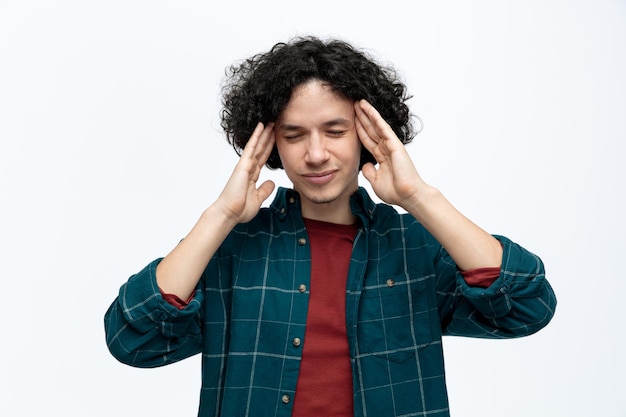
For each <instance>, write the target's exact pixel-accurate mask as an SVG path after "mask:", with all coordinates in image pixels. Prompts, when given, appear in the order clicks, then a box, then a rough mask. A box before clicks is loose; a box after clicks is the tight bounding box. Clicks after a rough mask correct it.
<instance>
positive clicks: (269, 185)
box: [257, 180, 275, 203]
mask: <svg viewBox="0 0 626 417" xmlns="http://www.w3.org/2000/svg"><path fill="white" fill-rule="evenodd" d="M274 187H275V185H274V182H273V181H271V180H267V181H265V182H264V183H263V184H261V185H260V186H259V188H258V189H257V195H258V196H259V202H261V203H263V201H265V200H266V199H267V197H269V196H270V194H272V191H274Z"/></svg>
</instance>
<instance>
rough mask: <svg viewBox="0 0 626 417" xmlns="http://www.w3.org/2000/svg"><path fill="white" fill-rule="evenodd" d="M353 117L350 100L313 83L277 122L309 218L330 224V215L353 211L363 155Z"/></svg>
mask: <svg viewBox="0 0 626 417" xmlns="http://www.w3.org/2000/svg"><path fill="white" fill-rule="evenodd" d="M354 118H355V113H354V107H353V103H352V102H351V101H350V100H348V99H346V98H343V97H341V96H339V95H337V94H336V93H335V92H333V90H332V89H331V88H330V87H329V86H327V85H324V84H323V83H322V82H320V81H318V80H312V81H309V82H307V83H305V84H302V85H301V86H299V87H298V88H296V89H295V90H294V92H293V94H292V97H291V100H290V101H289V103H288V104H287V106H286V107H285V109H284V111H283V112H282V113H281V115H280V116H279V118H278V120H277V121H276V127H275V131H276V146H277V148H278V153H279V155H280V159H281V161H282V164H283V167H284V169H285V172H286V173H287V176H288V177H289V179H290V180H291V182H292V183H293V187H294V189H295V190H296V191H298V193H300V196H301V197H302V213H303V215H304V216H305V217H309V218H316V219H318V220H324V219H327V220H328V219H329V218H328V216H327V215H326V214H329V213H333V212H337V211H339V212H341V213H344V214H345V213H349V210H350V206H349V199H350V195H351V194H352V193H354V192H355V191H356V189H357V187H358V173H359V161H360V153H361V142H360V141H359V138H358V135H357V133H356V129H355V122H354ZM323 213H326V214H323ZM333 218H334V219H335V220H337V219H336V216H332V215H331V216H330V219H331V220H332V219H333Z"/></svg>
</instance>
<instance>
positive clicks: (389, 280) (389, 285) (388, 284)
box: [387, 278, 396, 288]
mask: <svg viewBox="0 0 626 417" xmlns="http://www.w3.org/2000/svg"><path fill="white" fill-rule="evenodd" d="M395 284H396V282H395V281H394V280H393V278H389V279H388V280H387V286H388V287H389V288H391V287H393V286H394V285H395Z"/></svg>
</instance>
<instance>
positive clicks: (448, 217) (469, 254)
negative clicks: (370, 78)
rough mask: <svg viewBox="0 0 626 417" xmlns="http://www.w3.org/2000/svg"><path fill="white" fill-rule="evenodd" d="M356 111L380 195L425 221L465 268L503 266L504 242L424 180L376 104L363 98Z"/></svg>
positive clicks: (370, 175)
mask: <svg viewBox="0 0 626 417" xmlns="http://www.w3.org/2000/svg"><path fill="white" fill-rule="evenodd" d="M355 110H356V116H357V117H356V120H357V132H358V134H359V138H360V139H361V142H362V143H363V146H365V147H366V148H367V150H369V151H370V152H371V153H372V155H374V157H375V158H376V161H377V162H378V168H375V167H374V165H373V164H371V163H368V164H365V165H364V166H363V175H364V176H365V178H366V179H367V180H368V181H369V182H370V183H371V184H372V187H373V189H374V192H375V193H376V195H378V197H380V198H381V199H382V200H383V201H385V202H386V203H389V204H395V205H398V206H400V207H402V208H404V209H405V210H406V211H407V212H409V213H410V214H411V215H412V216H413V217H415V218H416V219H417V220H418V221H419V222H420V223H422V224H423V225H424V227H425V228H426V229H427V230H428V231H429V232H430V233H431V234H432V235H433V236H434V237H435V239H437V241H438V242H439V243H441V245H442V246H443V247H444V248H445V249H446V250H447V251H448V253H449V254H450V256H451V257H452V259H453V260H454V262H455V263H456V265H457V266H458V267H459V268H460V269H462V270H470V269H476V268H485V267H499V266H500V265H501V262H502V246H501V245H500V243H499V242H498V241H497V240H496V239H495V238H494V237H492V236H491V235H490V234H488V233H487V232H485V231H484V230H482V229H481V228H480V227H478V226H477V225H476V224H474V223H472V222H471V221H470V220H469V219H467V218H466V217H465V216H463V215H462V214H461V213H460V212H459V211H458V210H457V209H456V208H454V206H452V204H450V202H448V200H446V198H445V197H444V196H443V194H441V192H439V190H437V189H436V188H434V187H431V186H430V185H428V184H426V183H425V182H424V181H423V180H422V178H421V177H420V176H419V174H418V173H417V170H416V169H415V166H414V165H413V162H412V161H411V159H410V157H409V154H408V153H407V151H406V149H405V147H404V145H403V144H402V142H400V140H399V139H398V138H397V136H396V135H395V133H394V132H393V130H392V129H391V127H390V126H389V125H388V124H387V123H386V122H385V121H384V120H383V118H382V117H381V116H380V114H379V113H378V111H376V109H374V107H372V105H370V104H369V103H368V102H366V101H365V100H361V101H360V102H357V103H356V104H355Z"/></svg>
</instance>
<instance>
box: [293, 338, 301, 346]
mask: <svg viewBox="0 0 626 417" xmlns="http://www.w3.org/2000/svg"><path fill="white" fill-rule="evenodd" d="M291 343H293V345H294V346H295V347H298V346H300V344H301V343H302V340H301V339H300V338H299V337H294V338H293V341H292V342H291Z"/></svg>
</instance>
